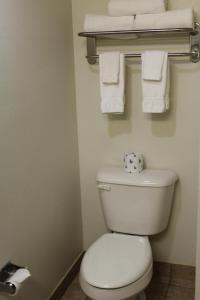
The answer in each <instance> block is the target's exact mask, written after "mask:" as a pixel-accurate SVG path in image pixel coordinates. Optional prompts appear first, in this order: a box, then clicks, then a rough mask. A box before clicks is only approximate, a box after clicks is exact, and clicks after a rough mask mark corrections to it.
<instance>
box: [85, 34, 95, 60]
mask: <svg viewBox="0 0 200 300" xmlns="http://www.w3.org/2000/svg"><path fill="white" fill-rule="evenodd" d="M96 54H97V49H96V38H95V37H87V56H86V57H87V60H88V63H89V64H91V65H95V64H96V62H97V59H96V58H95V55H96Z"/></svg>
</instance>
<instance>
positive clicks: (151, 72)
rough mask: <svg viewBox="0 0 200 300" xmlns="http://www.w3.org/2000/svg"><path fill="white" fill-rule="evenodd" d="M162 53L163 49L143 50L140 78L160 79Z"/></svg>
mask: <svg viewBox="0 0 200 300" xmlns="http://www.w3.org/2000/svg"><path fill="white" fill-rule="evenodd" d="M164 55H165V52H164V51H145V53H144V54H143V55H142V79H145V80H159V81H160V80H161V79H162V70H163V63H164Z"/></svg>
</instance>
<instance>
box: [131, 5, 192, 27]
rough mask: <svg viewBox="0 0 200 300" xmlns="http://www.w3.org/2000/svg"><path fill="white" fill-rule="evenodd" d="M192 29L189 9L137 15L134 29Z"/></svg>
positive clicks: (190, 10)
mask: <svg viewBox="0 0 200 300" xmlns="http://www.w3.org/2000/svg"><path fill="white" fill-rule="evenodd" d="M176 27H180V28H193V27H194V14H193V10H192V9H191V8H186V9H179V10H171V11H166V12H164V13H160V14H145V15H137V16H136V18H135V21H134V29H137V30H142V29H165V28H166V29H167V28H176Z"/></svg>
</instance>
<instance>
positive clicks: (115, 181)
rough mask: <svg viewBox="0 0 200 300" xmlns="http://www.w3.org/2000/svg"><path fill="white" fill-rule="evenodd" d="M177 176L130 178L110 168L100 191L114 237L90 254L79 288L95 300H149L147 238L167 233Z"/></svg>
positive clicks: (101, 177) (148, 173) (100, 178)
mask: <svg viewBox="0 0 200 300" xmlns="http://www.w3.org/2000/svg"><path fill="white" fill-rule="evenodd" d="M177 179H178V177H177V175H176V174H175V173H174V172H172V171H169V170H144V171H143V172H142V173H140V174H136V175H134V176H133V175H132V174H127V173H125V172H123V171H122V170H121V168H118V167H106V168H103V169H101V170H100V171H99V172H98V175H97V186H98V189H99V192H100V199H101V202H102V208H103V213H104V218H105V222H106V225H107V228H108V229H109V230H110V233H107V234H104V235H103V236H102V237H100V238H99V239H98V240H97V241H96V242H94V243H93V244H92V245H91V246H90V248H89V249H88V250H87V252H86V254H85V256H84V258H83V261H82V264H81V269H80V275H79V280H80V285H81V288H82V289H83V291H84V292H85V294H86V295H87V296H89V297H90V298H91V299H94V300H125V299H131V300H145V292H144V290H145V288H146V287H147V286H148V284H149V282H150V280H151V278H152V274H153V258H152V251H151V246H150V242H149V238H148V236H150V235H155V234H158V233H160V232H162V231H163V230H165V229H166V228H167V225H168V222H169V218H170V212H171V206H172V200H173V193H174V186H175V182H176V181H177Z"/></svg>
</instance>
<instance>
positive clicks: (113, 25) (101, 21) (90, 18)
mask: <svg viewBox="0 0 200 300" xmlns="http://www.w3.org/2000/svg"><path fill="white" fill-rule="evenodd" d="M134 20H135V18H134V16H124V17H109V16H103V15H86V16H85V21H84V31H87V32H95V31H117V30H133V23H134Z"/></svg>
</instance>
